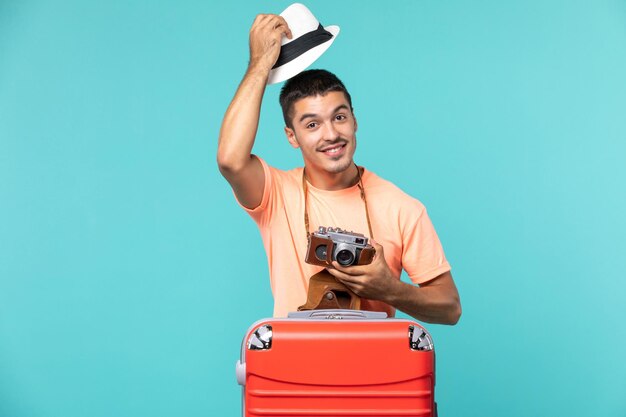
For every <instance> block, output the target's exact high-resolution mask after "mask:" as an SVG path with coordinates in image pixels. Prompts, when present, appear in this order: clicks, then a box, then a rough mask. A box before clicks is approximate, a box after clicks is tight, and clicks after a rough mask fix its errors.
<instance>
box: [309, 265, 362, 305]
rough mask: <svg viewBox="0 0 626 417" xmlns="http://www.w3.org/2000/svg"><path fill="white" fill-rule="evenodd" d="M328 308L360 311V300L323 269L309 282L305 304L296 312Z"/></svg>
mask: <svg viewBox="0 0 626 417" xmlns="http://www.w3.org/2000/svg"><path fill="white" fill-rule="evenodd" d="M329 308H341V309H350V310H360V309H361V298H359V296H358V295H356V294H355V293H353V292H352V291H350V290H349V289H348V287H346V286H345V285H344V284H342V283H341V282H339V281H337V280H336V279H335V277H333V276H332V275H331V274H330V273H329V272H328V271H327V270H325V269H323V270H322V271H320V272H318V273H317V274H315V275H313V276H312V277H311V279H310V280H309V291H308V294H307V300H306V303H305V304H303V305H301V306H300V307H298V311H302V310H320V309H329Z"/></svg>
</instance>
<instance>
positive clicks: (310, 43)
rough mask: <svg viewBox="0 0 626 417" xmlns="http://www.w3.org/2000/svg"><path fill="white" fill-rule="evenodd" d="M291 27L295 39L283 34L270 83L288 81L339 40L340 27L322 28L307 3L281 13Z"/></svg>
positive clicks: (298, 4)
mask: <svg viewBox="0 0 626 417" xmlns="http://www.w3.org/2000/svg"><path fill="white" fill-rule="evenodd" d="M280 15H281V16H282V17H283V18H284V19H285V20H286V21H287V24H288V25H289V29H291V34H292V38H291V39H288V38H287V37H286V36H284V35H283V40H282V42H281V48H280V56H279V57H278V60H277V61H276V64H275V65H274V67H273V68H272V70H271V71H270V75H269V78H268V80H267V83H268V84H275V83H279V82H281V81H285V80H288V79H289V78H291V77H293V76H294V75H296V74H298V73H300V72H302V71H304V70H305V69H306V68H307V67H308V66H309V65H311V64H312V63H313V62H315V60H317V58H319V57H320V56H321V55H322V54H323V53H324V52H325V51H326V50H327V49H328V48H329V47H330V45H331V44H332V43H333V42H334V41H335V38H336V37H337V34H338V33H339V26H326V27H322V25H321V24H320V22H318V21H317V19H316V18H315V16H313V13H311V11H310V10H309V9H307V8H306V6H305V5H303V4H300V3H294V4H292V5H291V6H289V7H287V8H286V9H285V10H283V12H282V13H281V14H280Z"/></svg>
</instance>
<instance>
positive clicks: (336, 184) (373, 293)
mask: <svg viewBox="0 0 626 417" xmlns="http://www.w3.org/2000/svg"><path fill="white" fill-rule="evenodd" d="M283 35H285V36H287V37H288V38H291V32H290V30H289V27H288V25H287V22H285V20H284V19H283V18H282V17H280V16H277V15H259V16H257V18H256V20H255V21H254V23H253V25H252V28H251V30H250V63H249V66H248V70H247V72H246V75H245V76H244V79H243V81H242V82H241V84H240V86H239V88H238V90H237V93H236V94H235V97H234V98H233V101H232V102H231V104H230V106H229V108H228V110H227V111H226V115H225V116H224V121H223V123H222V129H221V132H220V139H219V147H218V155H217V160H218V165H219V168H220V171H221V173H222V175H224V177H225V178H226V180H227V181H228V182H229V183H230V185H231V187H232V188H233V191H234V193H235V196H236V197H237V200H238V202H239V203H240V205H241V206H242V207H243V208H244V209H245V210H246V211H247V212H248V213H249V214H250V215H251V216H252V218H253V219H254V220H255V222H256V223H257V225H258V226H259V229H260V231H261V235H262V238H263V243H264V246H265V250H266V252H267V256H268V261H269V267H270V281H271V286H272V293H273V295H274V300H275V306H274V315H275V316H286V315H287V313H288V312H290V311H296V310H297V308H298V306H300V305H302V304H304V303H305V302H306V299H307V289H308V279H309V278H310V277H311V276H312V275H313V274H315V273H317V272H319V271H320V270H321V269H322V267H319V266H314V265H309V264H307V263H305V262H304V258H305V252H306V248H307V234H308V232H314V231H316V230H317V228H318V227H319V226H331V227H340V228H342V229H344V230H350V231H354V232H358V233H363V234H365V235H366V236H367V237H369V238H371V243H372V245H373V246H374V248H375V249H376V255H375V257H374V260H373V262H372V263H371V264H369V265H363V266H348V267H342V266H341V265H339V264H337V263H336V262H335V263H334V266H335V268H329V269H328V270H329V272H330V273H331V274H332V275H333V276H334V277H335V278H336V279H337V280H338V281H341V282H343V283H344V284H345V285H346V286H347V287H348V288H350V289H351V290H352V291H354V292H355V293H356V294H357V295H359V296H360V297H362V298H363V299H364V300H363V303H362V307H363V308H364V309H368V310H377V311H386V312H387V313H388V314H389V315H390V316H392V315H393V314H394V313H395V309H399V310H401V311H404V312H405V313H407V314H409V315H411V316H413V317H415V318H416V319H418V320H421V321H425V322H431V323H443V324H455V323H456V322H457V321H458V319H459V317H460V315H461V305H460V301H459V295H458V292H457V289H456V286H455V284H454V281H453V279H452V275H451V274H450V266H449V264H448V262H447V261H446V259H445V255H444V253H443V249H442V248H441V245H440V243H439V240H438V238H437V235H436V233H435V230H434V228H433V227H432V224H431V222H430V220H429V218H428V215H427V213H426V210H425V208H424V206H423V205H422V204H421V203H420V202H419V201H417V200H415V199H413V198H411V197H409V196H408V195H406V194H404V193H403V192H402V191H401V190H399V189H398V188H397V187H395V186H394V185H393V184H391V183H389V182H388V181H385V180H383V179H381V178H379V177H378V176H376V175H375V174H373V173H372V172H370V171H368V170H365V169H363V168H362V167H357V165H356V164H355V163H354V161H353V155H354V152H355V150H356V131H357V121H356V119H355V117H354V114H353V111H352V101H351V97H350V95H349V93H348V92H347V90H346V89H345V86H344V85H343V84H342V83H341V81H339V79H337V77H335V76H334V75H333V74H331V73H329V72H327V71H322V70H313V71H305V72H303V73H301V74H299V75H297V76H295V77H293V78H292V79H290V80H288V81H287V82H286V83H285V85H284V87H283V89H282V91H281V97H280V101H281V106H282V108H283V115H284V117H285V124H286V127H285V133H286V136H287V140H288V141H289V143H290V144H291V146H293V147H294V148H299V149H300V151H301V152H302V157H303V159H304V168H297V169H294V170H291V171H281V170H278V169H275V168H273V167H270V166H268V165H267V164H266V163H265V162H264V161H263V160H262V159H260V158H258V157H256V156H254V155H252V154H251V151H252V146H253V144H254V140H255V136H256V130H257V126H258V121H259V113H260V107H261V101H262V98H263V94H264V91H265V86H266V82H267V79H268V76H269V73H270V70H271V68H272V66H273V65H274V63H275V62H276V60H277V58H278V56H279V53H280V45H281V42H280V41H281V37H282V36H283ZM305 218H306V220H305ZM402 269H405V270H406V271H407V273H408V275H409V277H410V278H411V280H412V281H413V282H414V283H415V284H418V285H411V284H407V283H404V282H401V281H400V279H399V278H400V274H401V272H402Z"/></svg>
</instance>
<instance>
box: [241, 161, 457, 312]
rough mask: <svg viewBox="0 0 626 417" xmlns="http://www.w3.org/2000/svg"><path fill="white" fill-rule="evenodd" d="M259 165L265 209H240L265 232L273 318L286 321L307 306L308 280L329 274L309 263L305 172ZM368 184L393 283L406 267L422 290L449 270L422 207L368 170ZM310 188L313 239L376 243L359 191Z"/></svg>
mask: <svg viewBox="0 0 626 417" xmlns="http://www.w3.org/2000/svg"><path fill="white" fill-rule="evenodd" d="M259 160H260V161H261V164H262V165H263V170H264V172H265V187H264V189H263V198H262V200H261V204H260V205H259V206H258V207H256V208H254V209H248V208H246V207H243V206H242V207H243V208H244V209H245V210H246V211H247V212H248V213H249V214H250V216H251V217H252V219H253V220H254V221H255V222H256V224H257V225H258V227H259V231H260V232H261V237H262V239H263V245H264V247H265V252H266V254H267V260H268V263H269V270H270V283H271V287H272V294H273V295H274V317H285V316H287V313H289V312H291V311H297V309H298V307H299V306H300V305H302V304H304V303H305V302H306V299H307V291H308V284H309V278H310V277H311V276H312V275H314V274H316V273H317V272H319V271H321V270H322V269H323V268H322V267H320V266H315V265H310V264H307V263H306V262H304V258H305V255H306V249H307V236H306V230H305V226H304V193H303V190H302V168H296V169H293V170H290V171H282V170H279V169H276V168H274V167H270V166H269V165H267V163H266V162H265V161H263V160H262V159H261V158H259ZM362 181H363V187H364V188H365V195H366V198H367V204H368V209H369V214H370V220H371V223H372V232H373V233H374V238H375V240H376V241H377V242H378V243H379V244H381V245H382V246H383V248H384V250H385V260H386V261H387V264H388V265H389V268H390V269H391V271H392V272H393V274H394V276H395V277H397V278H398V279H400V274H401V272H402V269H403V268H404V270H406V272H407V274H408V276H409V278H410V279H411V280H412V281H413V282H414V283H416V284H420V283H423V282H426V281H429V280H431V279H433V278H435V277H437V276H439V275H441V274H442V273H444V272H446V271H449V270H450V264H449V263H448V262H447V261H446V257H445V255H444V252H443V248H442V247H441V243H440V242H439V238H438V237H437V234H436V232H435V229H434V228H433V225H432V223H431V221H430V219H429V217H428V214H427V213H426V208H425V207H424V205H423V204H422V203H420V202H419V201H418V200H416V199H415V198H413V197H410V196H408V195H407V194H405V193H404V192H403V191H402V190H400V189H399V188H398V187H396V186H395V185H393V184H392V183H390V182H389V181H386V180H384V179H382V178H380V177H378V176H377V175H376V174H374V173H372V172H370V171H368V170H364V172H363V175H362ZM307 188H308V193H309V196H308V213H309V222H310V226H309V227H310V231H311V232H314V231H317V229H318V227H319V226H331V227H340V228H342V229H344V230H348V231H353V232H357V233H362V234H364V235H365V236H367V237H370V236H369V231H368V227H367V218H366V215H365V205H364V203H363V200H362V199H361V196H360V191H359V188H358V185H354V186H353V187H350V188H346V189H343V190H338V191H326V190H320V189H317V188H315V187H313V186H312V185H311V184H310V183H307ZM362 308H364V309H367V310H375V311H385V312H387V314H388V315H389V316H390V317H391V316H393V315H394V314H395V309H394V308H393V307H391V306H389V305H387V304H385V303H383V302H379V301H374V300H363V303H362Z"/></svg>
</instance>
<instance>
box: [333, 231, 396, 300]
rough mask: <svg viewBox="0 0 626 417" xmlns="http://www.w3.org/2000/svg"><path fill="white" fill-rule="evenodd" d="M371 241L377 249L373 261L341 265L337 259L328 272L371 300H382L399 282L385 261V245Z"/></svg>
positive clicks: (359, 294) (356, 292) (357, 293)
mask: <svg viewBox="0 0 626 417" xmlns="http://www.w3.org/2000/svg"><path fill="white" fill-rule="evenodd" d="M370 243H371V244H372V246H373V247H374V249H375V250H376V254H375V255H374V259H373V260H372V263H370V264H368V265H356V266H341V265H339V263H337V261H333V267H334V269H333V268H328V272H330V274H331V275H333V276H334V277H335V278H336V279H337V281H340V282H342V283H343V284H345V285H346V287H348V288H349V289H350V290H352V291H353V292H354V293H355V294H356V295H358V296H360V297H364V298H369V299H370V300H382V299H383V298H384V297H385V296H386V295H389V294H390V293H391V292H392V289H393V285H394V284H397V283H398V280H397V279H396V278H395V277H394V276H393V273H392V272H391V270H390V269H389V266H388V265H387V261H385V254H384V250H383V247H382V246H381V245H379V244H378V243H377V242H375V241H373V240H371V241H370Z"/></svg>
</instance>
